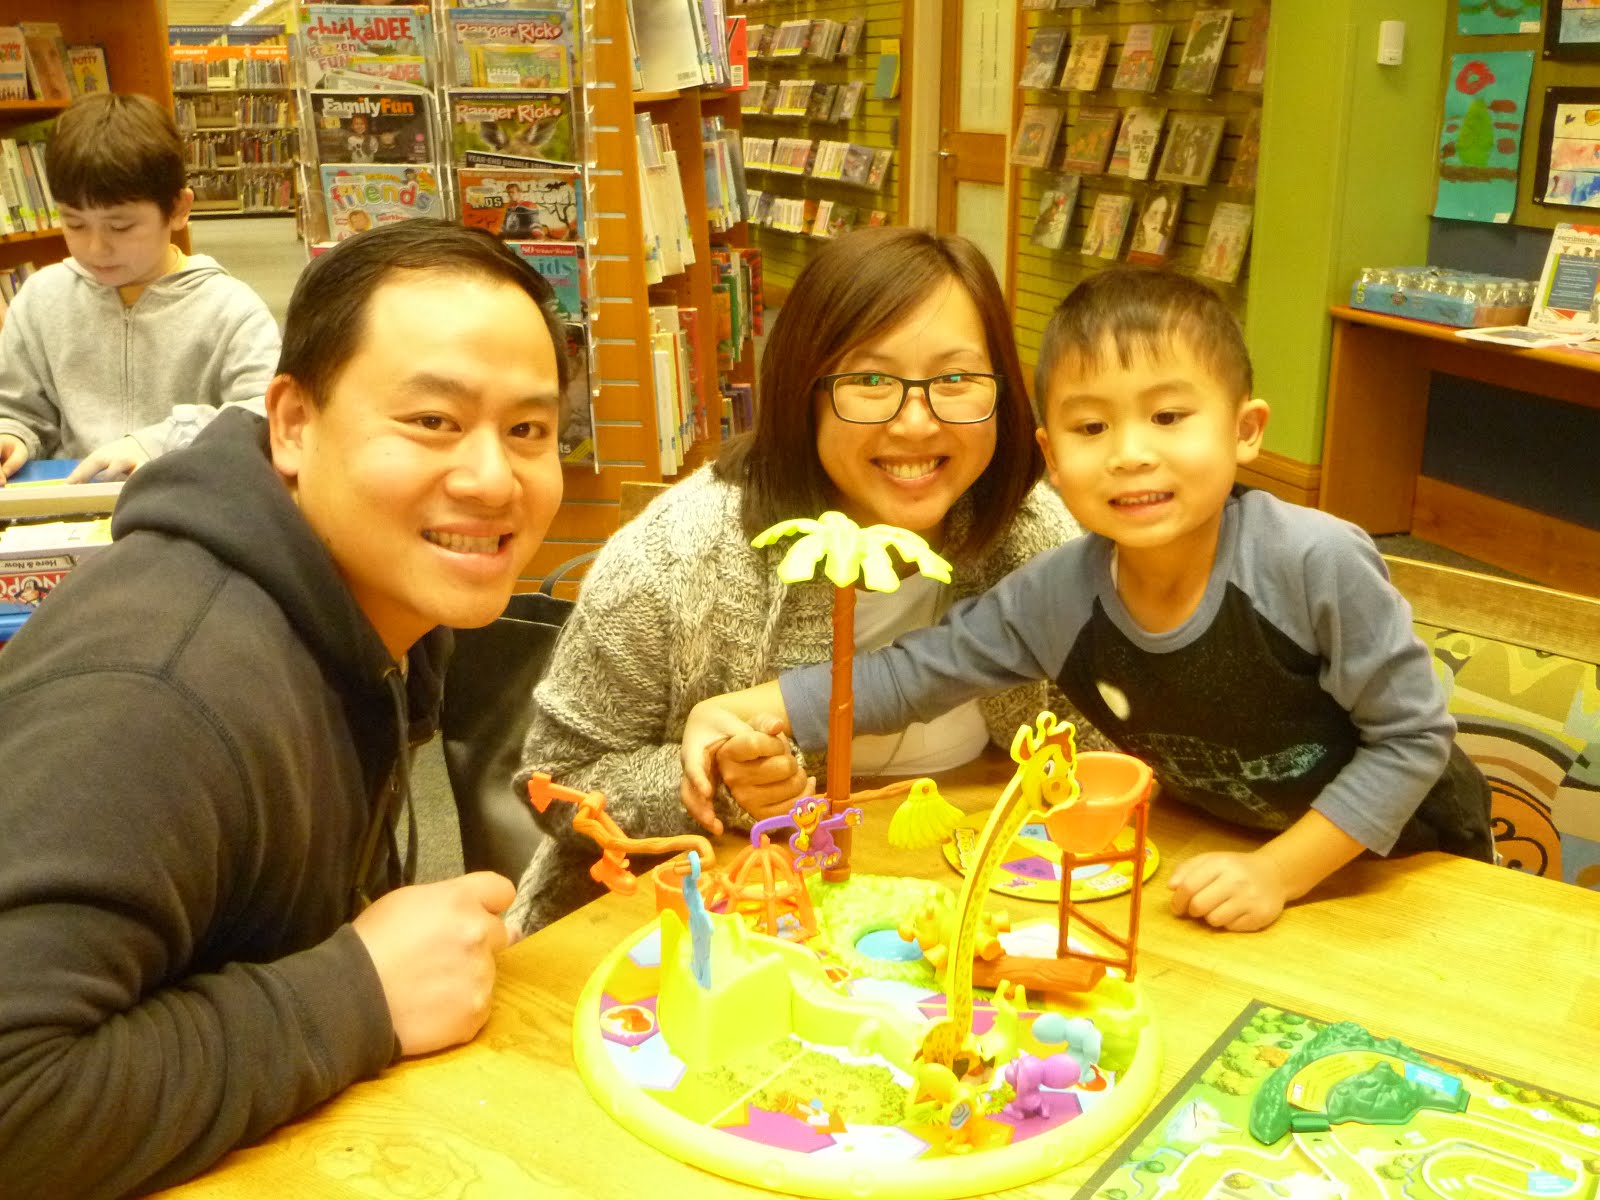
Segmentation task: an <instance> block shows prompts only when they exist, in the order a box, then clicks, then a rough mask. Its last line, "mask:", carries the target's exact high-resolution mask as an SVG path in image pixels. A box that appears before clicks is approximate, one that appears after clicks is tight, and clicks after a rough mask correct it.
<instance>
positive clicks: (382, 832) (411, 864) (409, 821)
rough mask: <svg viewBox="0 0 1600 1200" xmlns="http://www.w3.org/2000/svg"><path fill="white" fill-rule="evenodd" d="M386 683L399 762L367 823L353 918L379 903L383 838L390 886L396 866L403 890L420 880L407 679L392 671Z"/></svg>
mask: <svg viewBox="0 0 1600 1200" xmlns="http://www.w3.org/2000/svg"><path fill="white" fill-rule="evenodd" d="M384 683H385V684H386V685H387V686H388V688H389V698H390V700H391V701H392V703H391V705H390V711H392V712H393V713H394V722H395V762H394V769H393V770H392V771H390V773H389V781H388V786H387V787H386V788H385V789H384V793H383V796H382V798H381V799H380V800H379V802H378V803H377V804H376V805H374V806H373V810H372V815H371V816H370V817H369V818H368V819H367V828H366V832H365V833H363V834H362V836H361V856H360V858H359V859H357V861H356V877H355V886H354V888H353V891H352V895H351V909H352V915H355V914H357V913H360V912H361V911H362V910H363V909H365V908H366V907H367V906H368V905H370V904H371V903H372V902H373V900H374V899H376V897H375V896H373V895H372V892H371V889H369V887H368V886H367V885H368V883H369V881H370V877H371V874H372V868H373V862H374V859H375V858H376V856H377V853H378V841H379V839H380V838H382V839H383V840H384V841H385V842H387V844H388V863H389V868H388V870H386V871H385V872H384V876H385V880H386V882H388V883H389V884H390V885H391V886H393V885H394V878H395V872H394V866H395V864H396V863H399V865H400V886H402V887H403V886H406V885H408V884H411V883H414V882H416V877H417V815H416V810H415V808H414V807H413V805H412V801H411V737H410V733H411V731H410V727H409V721H408V715H407V707H408V706H407V704H406V691H405V688H406V684H405V677H404V675H402V674H401V672H400V670H399V668H398V667H391V668H390V669H389V670H387V671H385V672H384ZM402 811H403V812H404V813H405V820H406V853H405V857H404V858H402V857H401V855H400V846H399V843H398V842H397V841H396V840H395V827H396V825H397V824H398V823H399V818H400V814H401V812H402Z"/></svg>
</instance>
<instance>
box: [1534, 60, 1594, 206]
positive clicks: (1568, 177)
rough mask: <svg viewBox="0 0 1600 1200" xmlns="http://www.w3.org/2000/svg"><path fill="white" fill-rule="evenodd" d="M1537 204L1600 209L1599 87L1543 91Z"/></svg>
mask: <svg viewBox="0 0 1600 1200" xmlns="http://www.w3.org/2000/svg"><path fill="white" fill-rule="evenodd" d="M1533 179H1534V183H1533V198H1534V201H1535V202H1536V203H1539V204H1566V205H1570V206H1572V207H1573V208H1600V88H1546V89H1545V93H1544V114H1543V120H1542V121H1541V122H1540V125H1539V160H1538V164H1537V167H1536V169H1535V170H1534V174H1533Z"/></svg>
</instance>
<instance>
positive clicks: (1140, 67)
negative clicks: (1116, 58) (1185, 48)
mask: <svg viewBox="0 0 1600 1200" xmlns="http://www.w3.org/2000/svg"><path fill="white" fill-rule="evenodd" d="M1171 44H1172V26H1170V25H1152V24H1149V23H1140V24H1138V25H1130V26H1129V27H1128V38H1127V41H1125V42H1124V43H1123V45H1122V60H1121V61H1120V62H1118V63H1117V72H1116V74H1115V75H1113V76H1112V77H1111V86H1112V87H1113V88H1115V89H1117V90H1118V91H1121V92H1153V91H1155V90H1156V88H1157V87H1158V86H1159V85H1160V83H1161V68H1162V67H1163V66H1165V65H1166V61H1167V47H1168V46H1170V45H1171Z"/></svg>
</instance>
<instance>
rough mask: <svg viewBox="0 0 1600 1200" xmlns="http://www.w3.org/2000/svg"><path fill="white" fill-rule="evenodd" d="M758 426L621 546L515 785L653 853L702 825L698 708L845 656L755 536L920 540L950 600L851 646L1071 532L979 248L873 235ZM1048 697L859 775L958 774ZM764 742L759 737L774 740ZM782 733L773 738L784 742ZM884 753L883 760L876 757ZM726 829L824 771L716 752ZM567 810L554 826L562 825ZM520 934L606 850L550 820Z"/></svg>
mask: <svg viewBox="0 0 1600 1200" xmlns="http://www.w3.org/2000/svg"><path fill="white" fill-rule="evenodd" d="M760 394H761V409H760V415H759V417H758V420H757V426H756V429H755V430H754V431H753V432H752V433H751V434H749V435H746V436H745V437H743V438H740V439H736V440H734V441H732V442H730V443H729V444H728V446H727V447H726V448H725V450H724V452H723V454H722V456H721V458H720V459H719V460H718V461H717V462H716V463H715V464H714V465H712V466H710V467H706V468H703V469H701V470H700V471H698V472H696V473H695V474H694V475H692V476H690V477H689V478H688V479H686V480H685V481H683V482H682V483H680V484H678V485H676V486H674V487H673V488H671V489H670V490H669V491H668V492H666V493H665V494H664V495H663V496H661V497H660V498H659V499H658V500H657V501H656V502H655V503H654V504H652V505H651V506H650V507H649V508H648V509H646V510H645V512H644V513H643V514H641V515H640V516H639V517H638V518H636V519H635V520H634V521H632V522H630V523H629V524H628V525H626V526H625V527H624V528H623V529H621V530H620V531H619V532H618V533H617V535H616V536H615V537H613V538H612V539H611V541H610V542H609V543H607V545H606V548H605V549H604V550H603V551H602V552H601V554H600V557H599V558H598V559H597V560H596V562H595V565H594V569H593V570H592V571H591V572H590V574H589V576H588V578H587V579H586V580H585V583H584V588H583V592H582V594H581V596H580V599H579V601H578V606H577V609H576V611H575V612H574V613H573V615H572V616H571V618H569V620H568V622H567V625H566V628H565V630H564V632H563V634H562V638H561V642H560V644H559V645H558V646H557V648H556V651H555V655H554V659H553V661H552V663H551V667H550V670H549V673H548V674H547V675H546V677H545V681H544V682H543V683H542V684H541V685H540V687H539V689H538V691H537V692H536V693H535V695H534V716H533V722H532V726H531V728H530V730H529V734H528V742H527V746H526V748H525V750H524V755H523V764H522V770H521V772H520V773H519V775H518V780H517V786H518V787H519V788H521V787H523V786H525V783H526V780H527V777H528V776H529V775H530V774H531V773H533V772H534V771H546V772H549V773H550V774H551V775H552V776H553V777H554V778H555V779H556V781H557V782H559V783H562V784H565V785H567V786H570V787H575V788H581V789H585V790H588V789H598V790H603V791H604V792H605V793H606V794H607V796H608V797H610V800H609V804H608V808H607V811H608V813H609V814H611V815H612V816H614V817H615V818H616V819H617V821H618V822H619V823H620V824H621V825H622V826H623V828H624V829H625V830H627V832H628V833H630V834H632V835H633V836H636V837H649V836H665V835H669V834H672V833H677V832H682V831H684V830H687V829H690V828H693V822H692V821H691V820H690V819H689V817H688V816H687V814H686V813H685V812H684V811H683V809H682V806H681V804H680V801H679V784H680V781H681V778H682V771H681V768H680V766H679V760H678V743H679V740H680V739H681V736H682V733H683V726H684V721H685V720H686V719H687V717H688V714H689V710H690V709H691V708H692V707H693V706H694V705H695V704H696V703H697V702H698V701H700V700H702V699H705V698H706V697H709V696H712V695H716V694H718V693H720V692H723V691H727V690H730V689H735V688H745V687H749V686H751V685H753V684H756V683H760V682H762V681H764V680H767V679H771V678H773V677H775V676H776V674H777V673H778V672H779V671H781V670H783V669H785V668H787V667H791V666H800V665H803V664H808V663H813V662H821V661H824V660H826V659H827V658H828V656H829V651H830V645H831V636H832V634H831V619H830V614H831V608H832V590H833V589H832V585H831V584H829V583H828V582H827V581H826V580H822V581H819V582H813V583H804V584H797V585H785V584H782V583H780V582H779V581H778V579H777V577H776V576H775V574H774V573H773V567H774V565H775V564H776V562H777V560H778V559H779V558H780V557H781V556H782V554H783V549H782V548H781V547H768V548H765V549H761V550H757V549H754V548H753V547H752V546H751V545H750V539H751V537H753V536H754V535H755V534H756V533H758V532H759V531H760V530H762V529H764V528H765V527H766V526H768V525H770V524H773V523H775V522H777V521H779V520H782V519H784V518H789V517H804V516H816V515H817V514H818V513H820V512H822V511H824V510H826V509H830V508H831V509H838V510H841V511H843V512H845V513H846V514H847V515H849V516H851V517H852V518H853V519H854V520H856V522H857V523H859V524H863V525H867V524H872V523H875V522H882V523H886V524H892V525H898V526H900V527H902V528H905V529H910V530H913V531H915V532H917V533H920V534H922V535H923V536H924V537H926V538H927V539H928V540H929V541H930V542H932V543H933V544H934V546H935V547H937V548H938V549H939V550H940V552H941V553H942V554H944V555H945V557H947V558H949V559H950V560H951V561H952V563H953V564H954V567H955V583H954V585H953V586H952V587H950V588H947V589H940V588H938V587H935V586H931V585H930V586H926V587H924V586H923V581H920V580H917V579H907V581H906V583H905V584H904V585H903V586H902V587H901V588H900V590H899V591H898V592H896V593H893V594H891V595H886V596H885V595H878V594H876V593H862V594H861V596H860V597H859V603H860V604H861V608H860V609H859V610H858V614H859V615H858V620H857V627H856V642H857V645H858V646H860V647H867V646H875V645H879V644H882V643H883V642H887V641H888V640H890V639H892V638H893V637H894V636H895V635H897V634H898V633H901V632H903V631H905V630H907V629H912V628H917V627H919V626H921V625H926V624H930V623H932V622H934V621H936V620H938V618H939V616H940V615H941V614H942V613H943V611H944V610H945V609H946V608H947V607H948V606H949V605H950V604H951V603H952V602H954V601H956V600H959V599H961V598H963V597H965V596H969V595H976V594H978V593H980V592H982V591H984V590H986V589H987V588H988V587H989V586H991V585H992V584H993V583H994V582H995V581H996V580H998V579H999V578H1000V577H1001V576H1003V575H1005V574H1006V573H1007V572H1009V571H1011V570H1012V569H1014V568H1016V567H1018V566H1020V565H1021V564H1023V563H1024V562H1026V561H1027V560H1028V559H1030V558H1031V557H1033V555H1035V554H1037V553H1038V552H1039V551H1041V550H1044V549H1046V548H1047V547H1050V546H1053V545H1057V544H1059V543H1060V542H1062V541H1065V540H1066V539H1067V538H1069V537H1071V536H1073V535H1074V534H1075V533H1076V532H1077V529H1076V527H1075V526H1074V525H1073V523H1072V521H1071V518H1070V517H1068V516H1067V515H1066V512H1065V510H1064V509H1063V508H1062V506H1061V503H1060V501H1059V500H1058V499H1057V498H1056V496H1055V493H1054V492H1053V491H1051V490H1050V488H1049V487H1048V485H1046V484H1041V483H1040V479H1041V476H1042V473H1043V460H1042V457H1041V455H1040V451H1039V448H1038V446H1037V444H1036V442H1035V440H1034V421H1033V414H1032V409H1031V407H1030V405H1029V401H1028V393H1027V384H1026V380H1025V378H1024V376H1023V372H1022V368H1021V365H1020V363H1019V361H1018V359H1017V352H1016V347H1015V344H1014V343H1013V340H1012V335H1011V329H1010V324H1009V321H1008V319H1007V316H1006V308H1005V303H1004V300H1003V298H1002V296H1001V293H1000V288H999V285H998V283H997V282H996V280H995V277H994V273H993V271H992V270H991V269H990V267H989V265H988V262H987V260H986V259H985V258H984V257H983V255H982V253H981V252H980V251H979V250H978V249H977V247H975V246H974V245H973V244H972V243H970V242H968V241H966V240H965V239H963V238H959V237H949V236H941V235H936V234H931V233H927V232H924V231H921V230H915V229H899V228H894V229H891V228H877V229H866V230H861V231H858V232H855V233H852V234H849V235H847V236H845V237H842V238H839V239H838V240H837V241H835V242H832V243H830V244H829V245H828V246H827V247H826V248H825V249H823V250H822V252H821V253H819V254H818V255H817V256H816V257H815V258H814V259H813V260H812V262H811V263H810V264H809V265H808V266H807V267H806V269H805V270H804V271H803V272H802V273H801V275H800V278H799V279H798V280H797V281H796V283H795V286H794V288H793V290H792V291H791V292H790V295H789V299H788V301H787V303H786V304H785V305H784V308H783V310H782V312H781V313H780V314H779V316H778V318H777V320H776V321H775V322H774V325H773V330H772V334H771V336H770V337H769V339H768V341H767V345H766V349H765V351H764V354H763V357H762V363H761V387H760ZM1046 699H1047V696H1046V689H1045V685H1043V684H1035V685H1029V686H1027V687H1022V688H1017V689H1014V690H1012V691H1010V692H1006V693H1003V694H1001V695H998V696H995V697H992V698H990V699H988V700H984V701H981V702H977V703H974V704H970V705H966V706H963V707H962V708H959V709H956V710H954V711H953V712H950V713H947V714H945V715H944V716H943V717H940V718H938V719H937V720H935V721H932V722H929V723H927V724H926V725H921V726H914V727H912V729H910V730H908V731H907V732H906V734H905V735H903V736H896V737H893V738H888V739H857V749H856V752H855V759H854V761H855V762H856V763H857V764H858V769H860V770H863V771H868V770H870V771H873V772H876V773H889V774H913V773H918V774H920V773H923V772H925V771H928V770H934V769H938V768H940V767H946V766H951V765H955V764H957V763H960V762H964V761H966V760H968V759H970V758H972V757H973V756H975V755H976V754H977V753H978V752H979V751H980V750H981V749H982V748H983V747H984V745H985V744H986V743H987V742H988V741H989V740H990V738H991V737H992V738H994V739H995V740H996V741H998V742H1000V743H1001V744H1009V743H1010V739H1011V737H1012V735H1013V734H1014V733H1015V732H1016V729H1017V726H1018V724H1020V723H1021V722H1022V721H1024V720H1028V719H1031V718H1032V717H1034V716H1035V715H1036V714H1037V713H1038V712H1039V711H1040V710H1041V709H1042V708H1043V707H1045V705H1046ZM758 724H759V723H758ZM767 728H770V726H768V727H767ZM868 743H871V744H868ZM718 769H719V772H720V775H721V778H722V781H723V784H724V787H723V788H722V791H721V794H720V796H719V798H718V805H717V807H718V813H719V815H720V816H721V818H722V819H723V821H724V823H725V824H738V825H748V824H749V823H750V822H751V821H752V820H753V819H756V818H759V817H764V816H768V815H771V814H772V813H775V812H781V811H784V810H786V809H787V808H788V807H789V805H790V804H791V803H792V802H793V801H794V800H795V799H796V798H797V797H798V796H799V794H800V793H801V792H802V790H803V789H804V788H805V787H806V782H807V776H808V775H809V774H813V773H820V772H821V771H822V764H821V763H820V761H811V762H807V763H805V764H803V765H802V764H801V763H800V762H799V761H798V760H797V759H796V758H795V757H794V756H793V755H792V754H791V753H790V750H789V747H788V744H787V743H786V742H784V741H783V740H782V739H780V738H778V737H775V736H771V735H770V734H768V733H766V732H756V733H754V734H752V735H751V736H749V737H745V738H735V739H731V740H730V741H729V742H728V743H727V744H726V745H725V746H724V747H723V749H722V751H721V752H720V754H719V756H718ZM554 819H555V809H552V810H551V811H550V813H549V814H547V815H546V816H545V817H544V818H543V820H545V821H547V822H553V820H554ZM547 832H549V833H550V834H551V835H552V836H550V837H549V838H547V839H546V840H545V841H544V842H543V843H542V844H541V845H540V848H539V850H538V851H537V852H536V854H535V856H534V860H533V863H532V864H531V865H530V866H529V868H528V871H527V872H526V873H525V875H524V877H523V880H522V884H521V887H520V889H519V896H518V902H517V906H516V907H515V908H514V909H513V911H512V912H511V914H509V918H510V919H511V920H512V922H513V923H514V924H519V925H520V926H521V927H522V928H523V929H525V930H530V931H531V930H533V929H536V928H539V927H541V926H542V925H544V924H546V923H547V922H549V921H551V920H554V919H555V918H557V917H559V916H561V915H563V914H564V913H566V912H568V911H570V910H571V909H572V908H574V907H576V906H577V905H578V904H580V903H583V902H584V901H585V900H587V899H589V898H591V897H592V896H593V895H595V894H596V889H595V887H594V885H593V884H592V883H590V881H589V877H588V866H589V863H590V862H591V861H592V859H593V858H594V853H593V850H592V847H591V846H590V845H589V844H588V843H586V842H583V841H582V840H580V839H576V838H575V837H574V835H573V834H572V833H571V830H570V829H569V828H565V827H563V826H561V825H556V824H553V823H551V824H548V825H547Z"/></svg>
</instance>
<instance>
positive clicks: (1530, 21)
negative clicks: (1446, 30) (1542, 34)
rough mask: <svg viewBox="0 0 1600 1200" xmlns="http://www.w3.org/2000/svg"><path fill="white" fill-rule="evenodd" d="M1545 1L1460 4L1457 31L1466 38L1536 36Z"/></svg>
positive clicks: (1475, 0) (1486, 0) (1494, 0)
mask: <svg viewBox="0 0 1600 1200" xmlns="http://www.w3.org/2000/svg"><path fill="white" fill-rule="evenodd" d="M1543 3H1544V0H1461V2H1460V7H1459V8H1458V9H1457V10H1456V13H1457V15H1456V31H1457V32H1458V33H1463V34H1466V35H1468V36H1472V35H1474V34H1491V33H1538V32H1539V9H1540V8H1541V6H1542V5H1543Z"/></svg>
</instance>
